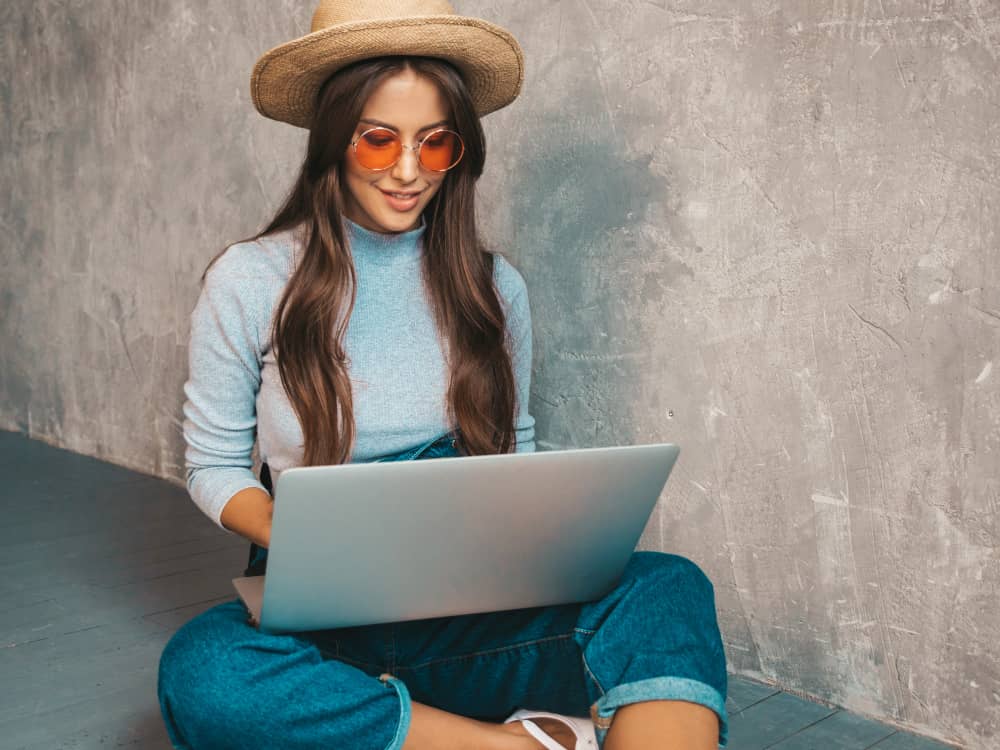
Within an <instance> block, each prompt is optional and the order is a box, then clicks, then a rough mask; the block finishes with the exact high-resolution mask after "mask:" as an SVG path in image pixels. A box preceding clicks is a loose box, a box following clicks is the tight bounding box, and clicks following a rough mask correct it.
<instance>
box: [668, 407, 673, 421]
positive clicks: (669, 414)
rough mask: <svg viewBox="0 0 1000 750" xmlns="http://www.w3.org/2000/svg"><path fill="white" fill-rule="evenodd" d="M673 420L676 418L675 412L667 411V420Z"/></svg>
mask: <svg viewBox="0 0 1000 750" xmlns="http://www.w3.org/2000/svg"><path fill="white" fill-rule="evenodd" d="M673 418H674V410H673V409H667V419H673Z"/></svg>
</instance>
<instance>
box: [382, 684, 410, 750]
mask: <svg viewBox="0 0 1000 750" xmlns="http://www.w3.org/2000/svg"><path fill="white" fill-rule="evenodd" d="M379 679H380V680H381V681H382V682H383V683H385V685H386V687H388V686H390V685H391V686H392V687H394V688H395V689H396V692H397V693H398V694H399V725H398V726H397V728H396V734H395V735H393V738H392V741H391V742H390V743H389V744H388V745H386V747H385V750H401V748H402V747H403V743H404V742H405V741H406V733H407V732H409V731H410V715H411V710H412V709H411V708H410V705H411V702H412V701H411V699H410V691H409V690H408V689H407V688H406V684H405V683H404V682H403V681H402V680H401V679H399V678H398V677H393V676H392V675H391V674H388V673H386V674H382V675H379Z"/></svg>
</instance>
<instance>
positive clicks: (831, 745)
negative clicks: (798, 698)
mask: <svg viewBox="0 0 1000 750" xmlns="http://www.w3.org/2000/svg"><path fill="white" fill-rule="evenodd" d="M894 731H895V730H894V729H893V728H892V727H888V726H886V725H885V724H879V723H877V722H874V721H869V720H868V719H863V718H861V717H860V716H855V715H854V714H851V713H848V712H847V711H837V713H835V714H831V715H830V716H828V717H826V718H825V719H822V720H821V721H818V722H816V723H815V724H812V725H810V726H808V727H806V728H805V729H803V730H802V731H801V732H798V733H796V734H793V735H792V736H790V737H788V738H786V739H784V740H782V741H781V742H779V743H777V744H775V745H772V746H771V748H772V750H864V748H867V747H869V746H870V745H872V744H874V743H876V742H878V741H879V740H881V739H884V738H886V737H888V736H889V735H891V734H892V733H893V732H894Z"/></svg>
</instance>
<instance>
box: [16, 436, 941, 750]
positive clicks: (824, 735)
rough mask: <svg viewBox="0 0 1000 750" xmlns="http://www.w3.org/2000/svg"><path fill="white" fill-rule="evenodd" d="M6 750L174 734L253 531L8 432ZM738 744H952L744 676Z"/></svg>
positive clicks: (65, 749)
mask: <svg viewBox="0 0 1000 750" xmlns="http://www.w3.org/2000/svg"><path fill="white" fill-rule="evenodd" d="M0 477H2V482H0V513H2V514H3V516H2V519H3V520H2V522H0V676H2V679H0V750H70V749H73V750H82V749H84V748H95V749H96V748H101V749H102V750H105V749H107V748H115V747H139V748H157V749H158V748H167V749H169V747H170V743H169V742H168V741H167V736H166V732H165V730H164V728H163V724H162V722H161V720H160V714H159V709H158V707H157V701H156V669H157V663H158V659H159V655H160V651H161V650H162V649H163V646H164V645H165V644H166V642H167V640H168V639H169V638H170V636H171V634H172V633H173V632H174V631H175V630H176V629H177V628H178V627H179V626H180V625H181V624H182V623H184V622H185V621H187V620H188V619H190V618H191V617H193V616H194V615H195V614H197V613H198V612H201V611H202V610H204V609H206V608H208V607H210V606H212V605H213V604H216V603H217V602H221V601H224V600H227V599H231V598H233V594H232V589H231V584H230V578H231V577H232V576H233V575H238V574H239V571H241V570H242V569H243V566H244V564H245V563H246V547H247V545H246V544H245V543H244V542H242V541H240V540H238V539H236V538H235V537H230V536H228V535H226V534H223V533H222V532H220V531H219V530H218V529H216V528H215V527H214V526H213V525H212V523H211V522H210V521H209V520H208V519H207V518H205V517H204V516H203V515H202V514H201V513H200V511H198V510H197V509H196V508H195V506H194V504H193V503H192V502H191V501H190V499H189V498H188V496H187V493H186V492H185V491H184V490H183V489H181V488H178V487H175V486H173V485H171V484H168V483H167V482H164V481H162V480H158V479H153V478H151V477H147V476H144V475H141V474H136V473H134V472H131V471H128V470H126V469H122V468H120V467H117V466H114V465H112V464H107V463H103V462H101V461H97V460H95V459H92V458H87V457H85V456H80V455H77V454H74V453H70V452H67V451H63V450H59V449H56V448H52V447H50V446H48V445H45V444H44V443H41V442H38V441H33V440H28V439H26V438H25V437H23V436H21V435H17V434H15V433H10V432H3V431H0ZM729 710H730V716H731V738H730V743H729V747H730V748H732V749H733V750H762V749H763V748H776V749H780V750H811V749H815V750H855V749H856V750H862V749H863V748H877V750H932V749H934V748H938V749H941V748H944V747H945V746H944V745H941V744H938V743H934V742H930V741H928V740H924V739H921V738H918V737H914V736H913V735H909V734H905V733H902V732H896V731H895V730H894V729H892V728H891V727H888V726H884V725H881V724H877V723H875V722H871V721H867V720H865V719H862V718H859V717H857V716H854V715H853V714H850V713H847V712H844V711H839V710H837V709H833V708H827V707H825V706H821V705H818V704H816V703H811V702H808V701H804V700H802V699H800V698H797V697H794V696H792V695H789V694H787V693H783V692H781V691H779V690H776V689H775V688H772V687H768V686H766V685H762V684H760V683H757V682H752V681H750V680H745V679H741V678H735V677H734V678H733V679H732V682H731V687H730V696H729Z"/></svg>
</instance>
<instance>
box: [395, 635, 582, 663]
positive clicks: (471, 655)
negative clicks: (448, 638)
mask: <svg viewBox="0 0 1000 750" xmlns="http://www.w3.org/2000/svg"><path fill="white" fill-rule="evenodd" d="M572 637H573V634H572V633H563V634H561V635H550V636H546V637H545V638H536V639H534V640H532V641H523V642H521V643H513V644H511V645H509V646H500V647H498V648H490V649H486V650H485V651H473V652H471V653H468V654H460V655H458V656H446V657H443V658H441V659H431V660H430V661H425V662H421V663H420V664H414V665H412V666H409V667H398V668H399V669H408V670H410V671H413V670H415V669H423V668H424V667H430V666H434V665H435V664H445V663H447V662H452V661H463V660H466V659H475V658H478V657H480V656H492V655H494V654H502V653H504V652H506V651H514V650H516V649H519V648H524V647H525V646H536V645H538V644H539V643H548V642H549V641H562V640H566V639H568V638H572Z"/></svg>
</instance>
